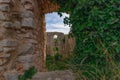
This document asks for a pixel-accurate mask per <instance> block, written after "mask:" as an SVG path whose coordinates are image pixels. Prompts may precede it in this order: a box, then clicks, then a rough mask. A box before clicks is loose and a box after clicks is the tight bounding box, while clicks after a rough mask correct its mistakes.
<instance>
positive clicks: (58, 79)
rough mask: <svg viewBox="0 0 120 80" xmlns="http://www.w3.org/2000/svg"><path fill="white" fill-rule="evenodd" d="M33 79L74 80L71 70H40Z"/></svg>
mask: <svg viewBox="0 0 120 80" xmlns="http://www.w3.org/2000/svg"><path fill="white" fill-rule="evenodd" d="M32 80H74V77H73V74H72V72H70V71H52V72H39V73H37V74H36V75H35V76H33V79H32Z"/></svg>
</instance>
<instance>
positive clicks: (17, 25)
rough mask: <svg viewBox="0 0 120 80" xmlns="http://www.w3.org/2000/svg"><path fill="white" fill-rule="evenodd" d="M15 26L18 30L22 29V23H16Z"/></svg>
mask: <svg viewBox="0 0 120 80" xmlns="http://www.w3.org/2000/svg"><path fill="white" fill-rule="evenodd" d="M13 26H14V28H16V29H21V23H20V22H19V21H14V23H13Z"/></svg>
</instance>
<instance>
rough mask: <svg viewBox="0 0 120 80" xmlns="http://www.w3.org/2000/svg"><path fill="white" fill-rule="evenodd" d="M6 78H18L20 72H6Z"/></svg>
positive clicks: (10, 79)
mask: <svg viewBox="0 0 120 80" xmlns="http://www.w3.org/2000/svg"><path fill="white" fill-rule="evenodd" d="M4 77H5V79H6V80H18V73H17V72H16V71H9V72H5V73H4Z"/></svg>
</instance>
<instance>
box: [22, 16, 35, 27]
mask: <svg viewBox="0 0 120 80" xmlns="http://www.w3.org/2000/svg"><path fill="white" fill-rule="evenodd" d="M22 27H24V28H32V29H34V28H35V22H34V19H33V18H23V19H22Z"/></svg>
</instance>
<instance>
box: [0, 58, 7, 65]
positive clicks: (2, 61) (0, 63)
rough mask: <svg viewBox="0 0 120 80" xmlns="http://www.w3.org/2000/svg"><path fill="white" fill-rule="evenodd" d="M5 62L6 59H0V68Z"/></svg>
mask: <svg viewBox="0 0 120 80" xmlns="http://www.w3.org/2000/svg"><path fill="white" fill-rule="evenodd" d="M6 62H7V60H6V59H3V58H2V59H0V66H2V65H3V64H5V63H6Z"/></svg>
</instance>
